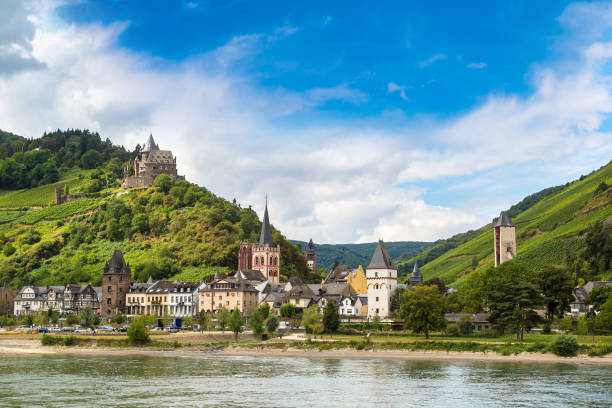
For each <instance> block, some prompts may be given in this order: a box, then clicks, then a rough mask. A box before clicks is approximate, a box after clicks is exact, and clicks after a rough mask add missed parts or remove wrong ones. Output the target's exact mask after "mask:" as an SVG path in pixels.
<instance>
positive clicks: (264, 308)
mask: <svg viewBox="0 0 612 408" xmlns="http://www.w3.org/2000/svg"><path fill="white" fill-rule="evenodd" d="M258 309H259V314H260V315H261V318H262V320H264V321H265V320H266V319H267V318H268V316H270V304H269V303H262V304H261V305H260V306H259V308H258Z"/></svg>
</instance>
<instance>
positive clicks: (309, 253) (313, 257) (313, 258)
mask: <svg viewBox="0 0 612 408" xmlns="http://www.w3.org/2000/svg"><path fill="white" fill-rule="evenodd" d="M306 264H307V265H308V267H309V268H310V270H312V271H316V270H317V249H316V248H315V245H314V243H313V242H312V238H310V242H308V245H307V246H306Z"/></svg>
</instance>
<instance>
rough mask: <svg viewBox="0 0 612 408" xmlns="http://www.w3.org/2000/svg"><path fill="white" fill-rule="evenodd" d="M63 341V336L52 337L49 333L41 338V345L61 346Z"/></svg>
mask: <svg viewBox="0 0 612 408" xmlns="http://www.w3.org/2000/svg"><path fill="white" fill-rule="evenodd" d="M62 341H63V339H62V338H61V336H51V335H49V334H47V333H43V335H42V336H41V338H40V343H41V344H42V345H43V346H55V345H56V344H60V343H61V342H62Z"/></svg>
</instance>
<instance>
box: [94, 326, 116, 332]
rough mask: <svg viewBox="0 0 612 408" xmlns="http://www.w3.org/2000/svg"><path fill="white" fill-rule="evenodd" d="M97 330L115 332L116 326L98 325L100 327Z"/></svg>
mask: <svg viewBox="0 0 612 408" xmlns="http://www.w3.org/2000/svg"><path fill="white" fill-rule="evenodd" d="M96 331H99V332H114V331H115V328H114V327H113V326H109V325H104V326H100V327H98V329H97V330H96Z"/></svg>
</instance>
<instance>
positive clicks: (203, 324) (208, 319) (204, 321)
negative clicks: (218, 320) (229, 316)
mask: <svg viewBox="0 0 612 408" xmlns="http://www.w3.org/2000/svg"><path fill="white" fill-rule="evenodd" d="M211 323H212V316H211V315H210V313H206V312H205V311H204V310H200V313H198V324H199V325H200V331H203V330H204V329H206V330H208V329H210V325H211Z"/></svg>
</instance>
